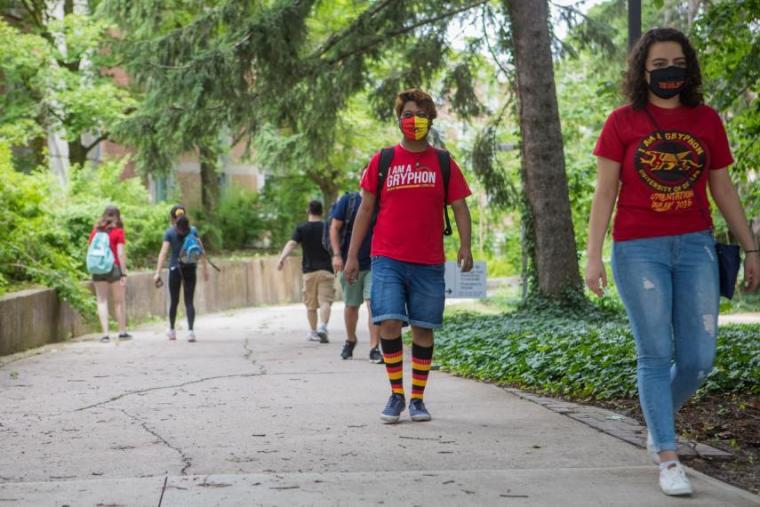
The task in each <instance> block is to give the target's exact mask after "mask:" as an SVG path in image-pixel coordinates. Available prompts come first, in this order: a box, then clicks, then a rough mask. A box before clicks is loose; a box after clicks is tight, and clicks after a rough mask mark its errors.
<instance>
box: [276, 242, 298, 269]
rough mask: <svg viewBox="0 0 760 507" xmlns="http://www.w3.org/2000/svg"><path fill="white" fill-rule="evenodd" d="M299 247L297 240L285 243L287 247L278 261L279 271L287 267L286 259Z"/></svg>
mask: <svg viewBox="0 0 760 507" xmlns="http://www.w3.org/2000/svg"><path fill="white" fill-rule="evenodd" d="M297 246H298V243H297V242H296V241H295V240H292V239H291V240H288V242H287V243H285V247H284V248H283V249H282V253H281V254H280V258H279V259H278V260H277V269H278V270H280V271H281V270H282V268H283V267H285V258H286V257H287V256H288V255H290V252H292V251H293V250H295V248H296V247H297Z"/></svg>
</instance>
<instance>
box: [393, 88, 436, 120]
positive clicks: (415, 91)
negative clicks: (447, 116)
mask: <svg viewBox="0 0 760 507" xmlns="http://www.w3.org/2000/svg"><path fill="white" fill-rule="evenodd" d="M407 102H414V103H416V104H417V105H418V106H419V107H420V108H422V109H424V110H425V112H426V113H427V117H428V119H430V120H434V119H435V118H436V117H437V116H438V113H436V111H435V102H433V97H431V96H430V95H429V94H427V93H425V92H423V91H422V90H420V89H419V88H409V89H408V90H404V91H402V92H399V94H398V95H396V104H395V105H394V107H393V109H394V110H395V111H396V118H399V117H401V110H402V109H404V104H406V103H407Z"/></svg>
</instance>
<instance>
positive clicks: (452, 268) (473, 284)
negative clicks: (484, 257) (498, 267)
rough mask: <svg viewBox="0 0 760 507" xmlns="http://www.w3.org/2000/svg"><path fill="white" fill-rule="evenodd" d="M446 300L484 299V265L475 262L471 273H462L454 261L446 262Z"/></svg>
mask: <svg viewBox="0 0 760 507" xmlns="http://www.w3.org/2000/svg"><path fill="white" fill-rule="evenodd" d="M443 277H444V281H445V283H446V297H447V298H478V299H480V298H484V297H486V263H485V262H484V261H477V262H475V263H474V265H473V267H472V271H469V272H467V273H462V272H461V271H460V270H459V267H458V266H457V263H456V262H454V261H448V262H446V271H445V272H444V275H443Z"/></svg>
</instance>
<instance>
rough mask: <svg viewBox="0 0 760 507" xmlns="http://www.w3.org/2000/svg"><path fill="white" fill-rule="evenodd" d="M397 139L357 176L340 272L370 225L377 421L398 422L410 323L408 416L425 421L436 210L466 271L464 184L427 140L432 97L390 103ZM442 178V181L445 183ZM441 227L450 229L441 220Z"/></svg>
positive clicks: (437, 261) (350, 274)
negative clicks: (380, 374) (378, 368)
mask: <svg viewBox="0 0 760 507" xmlns="http://www.w3.org/2000/svg"><path fill="white" fill-rule="evenodd" d="M394 109H395V113H396V118H397V120H398V126H399V128H400V129H401V133H402V134H403V138H402V140H401V143H400V144H398V145H396V146H395V147H393V148H387V149H384V150H381V151H380V152H378V153H376V154H375V156H373V157H372V160H371V161H370V163H369V166H368V167H367V170H366V171H365V173H364V176H363V177H362V180H361V188H362V203H361V206H360V207H359V212H358V215H357V217H356V222H355V224H354V228H353V234H352V237H351V244H350V246H349V249H348V259H347V262H346V266H345V272H344V276H345V277H346V279H348V281H349V283H355V282H356V281H357V279H358V275H359V271H360V266H359V251H360V248H361V244H362V241H364V237H365V236H366V234H367V232H368V230H369V229H370V226H371V222H372V221H373V219H375V217H376V219H375V222H374V231H373V237H372V295H371V307H372V315H373V317H372V321H373V322H374V323H375V324H378V325H379V326H380V344H381V347H382V350H383V356H384V359H385V365H386V371H387V374H388V379H389V380H390V384H391V396H390V398H389V399H388V403H387V404H386V406H385V409H384V410H383V412H382V414H381V416H380V418H381V419H382V420H383V421H384V422H386V423H395V422H398V420H399V417H400V415H401V412H403V411H404V409H405V408H406V407H405V405H406V401H405V395H404V385H403V343H402V341H401V329H402V327H403V326H405V325H411V327H412V393H411V401H410V402H409V415H410V417H411V419H412V420H413V421H429V420H430V418H431V417H430V413H429V412H428V411H427V408H426V407H425V404H424V403H423V394H424V391H425V386H426V385H427V380H428V373H429V372H430V365H431V362H432V359H433V330H434V329H436V328H439V327H441V325H442V324H443V308H444V280H443V273H444V262H445V258H444V251H443V235H444V211H445V210H446V208H445V206H446V205H451V207H452V209H453V210H454V218H455V219H456V224H457V229H458V230H459V238H460V241H461V246H460V248H459V254H458V255H457V262H458V264H459V266H460V268H461V269H462V271H469V270H471V269H472V252H471V250H470V229H471V223H470V212H469V210H468V208H467V203H466V202H465V197H467V196H468V195H470V189H469V187H468V186H467V182H466V181H465V179H464V176H463V175H462V171H461V170H460V169H459V167H458V166H457V164H456V163H455V162H454V161H453V160H451V159H450V157H449V155H448V153H447V152H442V151H439V150H436V149H435V148H433V147H432V146H431V145H430V144H428V132H429V131H430V126H431V125H432V122H433V120H434V119H435V118H436V110H435V104H434V102H433V99H432V97H430V95H428V94H427V93H425V92H423V91H422V90H418V89H414V88H413V89H409V90H405V91H403V92H401V93H399V94H398V96H397V97H396V101H395V105H394ZM446 182H448V185H446V184H445V183H446ZM446 224H447V228H446V232H447V233H450V232H451V229H450V227H449V226H448V217H447V219H446Z"/></svg>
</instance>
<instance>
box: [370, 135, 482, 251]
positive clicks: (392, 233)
mask: <svg viewBox="0 0 760 507" xmlns="http://www.w3.org/2000/svg"><path fill="white" fill-rule="evenodd" d="M394 150H395V151H394V154H393V160H392V161H391V164H390V166H389V167H388V174H387V176H386V177H385V184H384V185H383V188H382V190H381V191H380V209H379V212H378V216H377V222H376V223H375V229H374V233H373V236H372V250H371V254H372V255H373V256H374V255H382V256H384V257H390V258H391V259H395V260H399V261H403V262H413V263H416V264H428V265H430V264H442V263H443V262H444V261H445V260H446V259H445V256H444V253H443V198H444V192H443V174H442V173H441V170H440V168H439V164H438V154H437V153H436V151H435V148H433V147H432V146H431V147H428V149H427V150H425V151H423V152H419V153H415V152H411V151H409V150H407V149H406V148H404V147H403V146H401V145H400V144H399V145H397V146H395V147H394ZM379 164H380V152H378V153H376V154H375V155H374V156H373V157H372V160H371V161H370V163H369V166H368V167H367V170H366V171H364V176H363V177H362V181H361V187H362V188H363V189H364V190H365V191H367V192H369V193H371V194H373V195H374V194H375V193H376V192H377V178H378V171H379ZM470 194H471V192H470V188H469V187H468V186H467V182H466V181H465V179H464V176H463V175H462V171H461V170H460V169H459V166H458V165H457V164H456V162H454V160H452V161H451V175H450V177H449V193H448V204H451V203H452V202H454V201H457V200H459V199H463V198H465V197H467V196H468V195H470ZM452 221H453V217H452Z"/></svg>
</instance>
